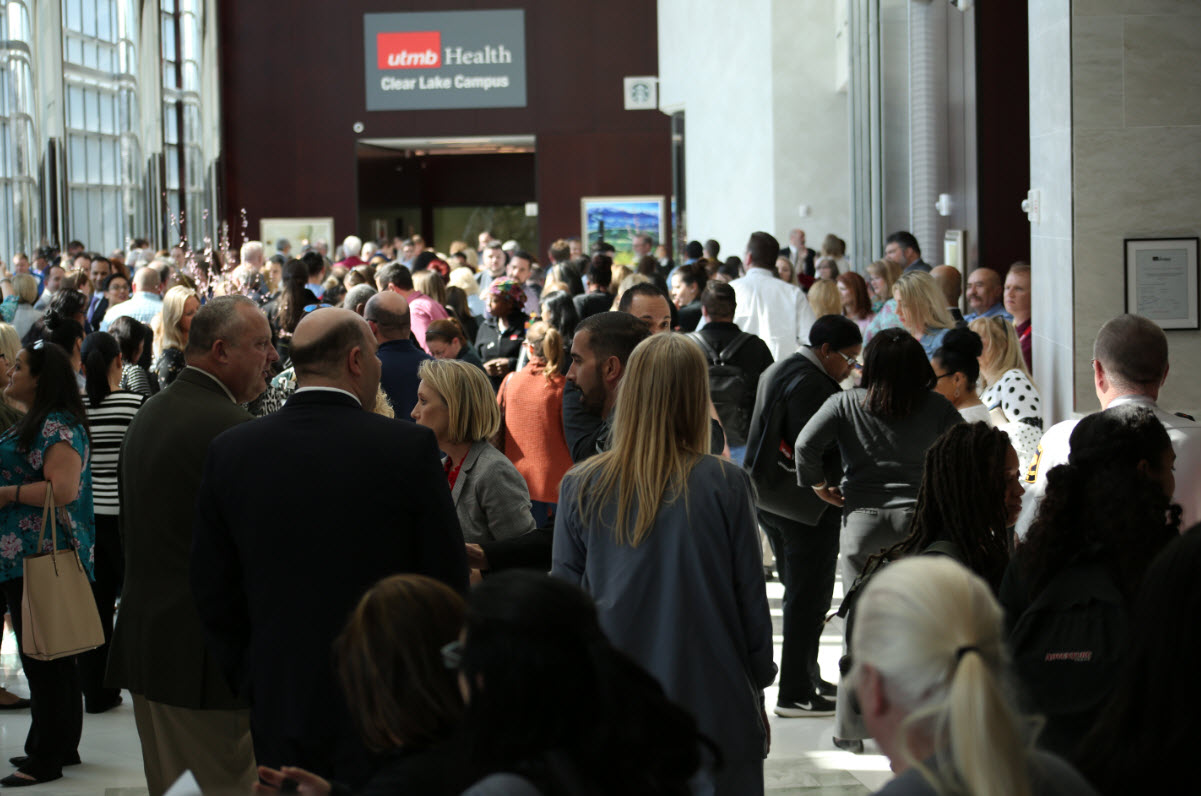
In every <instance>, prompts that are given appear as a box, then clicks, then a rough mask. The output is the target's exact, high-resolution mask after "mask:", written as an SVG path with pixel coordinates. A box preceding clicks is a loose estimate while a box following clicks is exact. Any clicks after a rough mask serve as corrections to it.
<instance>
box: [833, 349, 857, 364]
mask: <svg viewBox="0 0 1201 796" xmlns="http://www.w3.org/2000/svg"><path fill="white" fill-rule="evenodd" d="M834 353H836V354H838V356H840V357H842V358H843V359H845V360H846V361H847V364H848V365H850V366H851V367H855V366H856V365H858V364H859V360H858V359H856V358H855V357H849V356H847V355H846V354H844V353H842V352H841V351H835V352H834Z"/></svg>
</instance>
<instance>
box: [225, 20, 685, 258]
mask: <svg viewBox="0 0 1201 796" xmlns="http://www.w3.org/2000/svg"><path fill="white" fill-rule="evenodd" d="M218 8H219V9H220V25H221V30H220V35H221V53H222V54H221V70H222V75H221V81H222V108H223V118H222V127H223V133H224V157H223V164H224V172H223V180H224V195H225V203H226V204H225V214H226V215H227V216H228V217H229V218H231V219H236V218H237V217H238V214H239V212H240V210H241V209H242V208H245V210H246V214H247V218H248V220H249V230H248V231H249V233H250V234H251V235H255V234H257V230H258V222H259V219H260V218H262V217H291V216H333V217H334V232H335V235H336V236H337V238H338V239H339V240H340V239H341V238H343V237H345V236H346V235H349V234H351V233H352V232H356V233H360V234H361V233H363V232H365V230H359V229H356V227H355V224H356V201H357V196H358V192H357V188H356V178H357V175H356V156H355V142H356V140H358V139H360V138H388V137H406V138H407V137H427V136H472V135H521V134H531V133H532V134H534V135H535V136H536V137H537V157H536V164H537V165H536V170H537V175H536V187H537V198H538V212H539V218H538V227H539V236H540V238H541V240H542V241H543V242H544V243H545V242H549V241H550V240H553V239H554V238H557V237H562V236H567V235H579V234H580V197H581V196H592V195H598V196H605V195H615V194H618V195H624V194H662V195H665V196H666V195H669V194H670V193H671V159H670V158H671V151H670V147H671V144H670V120H669V119H668V117H667V116H665V115H663V114H661V113H659V112H658V111H626V110H624V109H623V101H622V78H623V77H626V76H633V75H654V74H657V73H658V54H657V51H658V43H657V38H656V37H657V32H656V31H657V26H656V18H655V4H654V3H653V2H649V0H606V2H604V3H594V2H577V1H576V0H510V1H509V2H501V1H498V0H493V1H492V2H488V1H487V0H460V2H457V3H455V4H454V5H453V6H451V5H447V6H442V5H441V4H440V3H431V2H429V0H424V2H411V0H387V2H383V1H381V0H346V1H344V2H330V0H290V2H288V3H286V4H280V3H265V2H256V1H253V0H251V1H249V2H225V3H220V4H218ZM492 8H524V9H525V11H526V14H525V22H526V63H527V92H526V94H527V106H526V107H525V108H494V109H487V110H452V111H375V112H370V113H369V112H367V111H366V110H365V108H366V102H365V88H364V79H365V78H364V74H363V60H364V54H363V14H365V13H385V12H403V11H433V10H438V11H451V10H455V11H469V10H473V9H492ZM355 122H362V123H363V124H364V125H365V130H364V131H363V132H362V133H361V134H359V133H355V132H354V130H353V129H352V125H353V124H354V123H355ZM435 243H439V244H443V245H444V244H445V242H442V241H435Z"/></svg>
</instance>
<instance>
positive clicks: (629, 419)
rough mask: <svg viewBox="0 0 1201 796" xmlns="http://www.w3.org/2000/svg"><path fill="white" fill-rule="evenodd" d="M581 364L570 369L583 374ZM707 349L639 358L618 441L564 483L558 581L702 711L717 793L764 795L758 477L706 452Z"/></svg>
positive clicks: (768, 671)
mask: <svg viewBox="0 0 1201 796" xmlns="http://www.w3.org/2000/svg"><path fill="white" fill-rule="evenodd" d="M575 367H576V365H573V368H575ZM709 436H710V431H709V378H708V366H707V364H706V362H705V357H704V354H702V353H701V349H700V347H699V346H697V345H696V344H695V343H694V342H693V341H692V340H689V339H688V338H687V337H686V336H684V335H681V334H673V333H665V334H657V335H653V336H652V337H650V338H648V339H646V340H644V341H643V342H642V343H640V344H639V345H638V347H637V348H635V349H634V352H633V353H632V354H631V355H630V358H629V361H628V363H627V366H626V369H625V375H624V376H623V378H622V382H621V387H620V389H619V391H618V393H617V402H616V406H615V407H614V410H613V426H612V434H611V440H612V444H611V446H610V448H609V450H608V451H606V452H604V453H600V454H598V455H596V456H594V457H592V458H590V459H588V460H587V461H586V462H584V463H582V464H580V465H578V466H576V467H575V468H574V469H573V470H571V471H570V472H569V473H568V474H567V476H566V477H564V479H563V482H562V485H561V487H560V492H559V515H558V518H557V519H556V522H555V536H554V553H553V566H552V572H553V573H554V574H556V575H558V576H559V577H563V578H565V579H567V580H570V581H571V582H573V583H577V584H579V585H580V586H582V587H583V588H584V589H585V590H586V591H588V592H589V593H590V594H591V595H592V596H593V598H594V599H595V600H596V603H597V607H598V611H599V613H600V621H601V626H602V627H603V628H604V629H605V632H606V633H607V634H608V636H609V638H610V639H611V640H612V641H613V643H614V644H615V645H616V646H617V647H618V648H619V649H622V650H623V651H625V652H626V653H628V654H629V655H630V656H631V657H633V658H634V660H636V661H637V662H638V663H640V664H642V665H643V666H644V667H646V668H647V669H648V670H649V671H650V672H651V673H652V674H653V675H655V676H656V677H657V678H658V679H659V681H660V682H661V683H662V684H663V687H664V688H665V689H666V690H667V694H668V696H669V697H670V698H671V699H672V700H674V701H676V702H678V703H679V704H681V705H683V706H684V707H685V708H687V709H689V710H690V711H692V712H693V713H694V715H695V716H696V718H697V723H698V725H699V727H700V730H701V732H702V733H704V734H705V735H706V736H707V737H708V738H710V739H712V740H713V741H714V742H715V743H716V744H717V746H718V747H719V749H720V751H721V755H722V758H723V759H724V761H725V765H724V766H723V767H722V769H721V770H720V771H716V772H714V771H708V772H706V773H705V775H704V776H706V777H707V778H708V780H709V783H710V788H711V789H712V790H711V792H714V793H717V794H744V793H762V791H763V757H764V756H765V754H766V751H767V734H766V727H767V721H766V715H765V714H764V712H763V709H762V690H763V689H764V688H765V687H766V686H767V685H769V684H770V683H771V682H772V680H773V679H774V678H775V674H776V667H775V664H774V663H773V662H772V642H771V619H770V615H769V613H768V608H767V595H766V592H765V588H764V583H763V573H762V554H761V552H760V550H759V542H758V532H757V528H756V524H755V515H754V498H753V496H752V491H751V485H750V480H749V477H748V476H747V474H746V473H745V472H744V471H743V470H742V469H741V468H740V467H736V466H734V465H731V464H729V463H728V462H723V461H722V460H721V459H720V458H718V457H716V456H711V455H709V453H708V451H709V446H710V440H709Z"/></svg>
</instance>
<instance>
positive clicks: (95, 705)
mask: <svg viewBox="0 0 1201 796" xmlns="http://www.w3.org/2000/svg"><path fill="white" fill-rule="evenodd" d="M122 701H123V700H122V699H121V692H120V691H118V692H117V694H116V695H115V696H114V697H112V698H111V699H103V700H98V701H96V702H88V701H87V700H86V699H85V700H84V706H83V710H84V712H85V713H104V712H105V711H106V710H112V709H113V708H115V707H116V706H117V705H120V704H121V702H122Z"/></svg>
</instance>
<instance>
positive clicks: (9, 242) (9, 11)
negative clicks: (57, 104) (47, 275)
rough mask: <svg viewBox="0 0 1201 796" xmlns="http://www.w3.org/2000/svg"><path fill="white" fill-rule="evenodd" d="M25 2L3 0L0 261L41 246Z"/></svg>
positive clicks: (0, 34)
mask: <svg viewBox="0 0 1201 796" xmlns="http://www.w3.org/2000/svg"><path fill="white" fill-rule="evenodd" d="M32 39H33V29H32V24H31V21H30V16H29V7H28V4H27V3H26V2H25V0H7V2H5V1H4V0H0V257H3V258H4V261H5V262H6V263H11V262H12V256H13V255H14V254H16V253H17V252H19V251H23V252H25V253H26V254H28V255H30V256H31V257H32V255H33V252H32V249H33V248H34V246H35V245H36V244H37V229H38V218H37V213H38V183H37V173H38V172H37V169H38V157H37V135H36V127H35V121H36V115H35V110H36V108H37V105H36V103H35V99H34V95H33V67H32V57H31V52H30V43H31V41H32Z"/></svg>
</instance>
